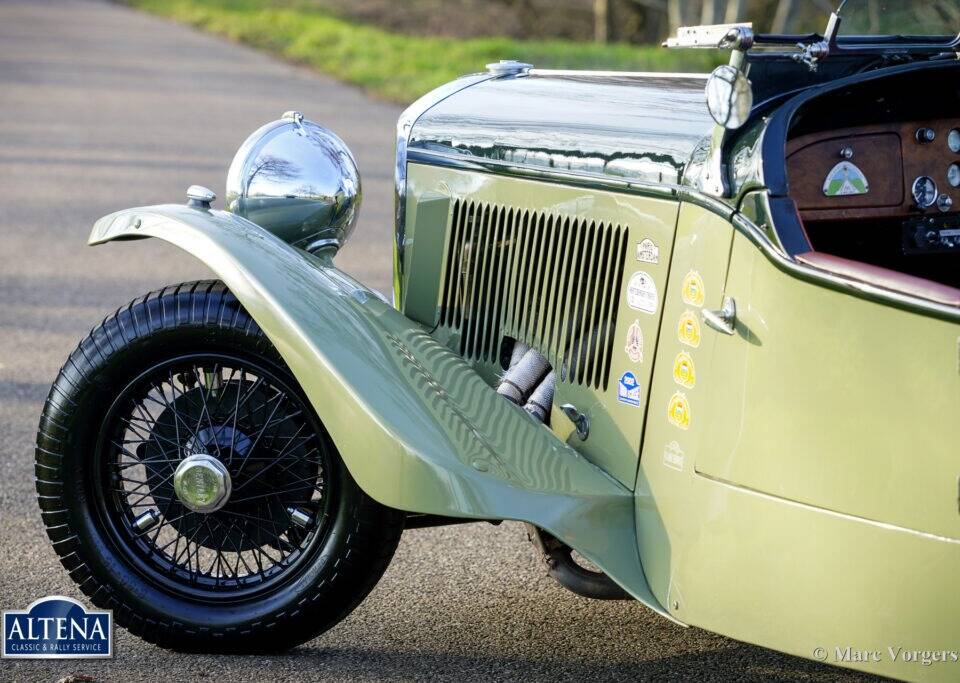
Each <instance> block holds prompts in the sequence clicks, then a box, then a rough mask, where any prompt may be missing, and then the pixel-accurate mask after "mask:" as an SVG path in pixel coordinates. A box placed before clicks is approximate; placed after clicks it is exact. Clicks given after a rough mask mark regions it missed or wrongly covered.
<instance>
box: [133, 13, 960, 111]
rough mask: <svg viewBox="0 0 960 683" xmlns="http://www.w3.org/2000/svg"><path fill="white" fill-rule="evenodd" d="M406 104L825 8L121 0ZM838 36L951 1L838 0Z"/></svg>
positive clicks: (686, 59) (925, 19)
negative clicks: (525, 65)
mask: <svg viewBox="0 0 960 683" xmlns="http://www.w3.org/2000/svg"><path fill="white" fill-rule="evenodd" d="M122 1H125V2H127V3H128V4H131V5H133V6H136V7H140V8H142V9H146V10H148V11H151V12H155V13H157V14H161V15H164V16H167V17H171V18H174V19H177V20H180V21H184V22H187V23H190V24H192V25H194V26H196V27H198V28H201V29H204V30H208V31H212V32H215V33H218V34H221V35H224V36H227V37H229V38H231V39H233V40H236V41H239V42H244V43H247V44H250V45H253V46H255V47H258V48H262V49H266V50H269V51H271V52H274V53H276V54H278V55H280V56H282V57H284V58H286V59H289V60H292V61H296V62H300V63H304V64H307V65H309V66H311V67H313V68H316V69H318V70H320V71H323V72H326V73H329V74H331V75H333V76H335V77H336V78H339V79H340V80H343V81H346V82H350V83H354V84H356V85H359V86H361V87H363V88H364V89H366V90H368V91H370V92H372V93H374V94H376V95H379V96H381V97H383V98H386V99H389V100H393V101H396V102H403V103H405V102H410V101H412V100H413V99H416V98H417V97H418V96H420V95H421V94H423V93H425V92H427V91H428V90H431V89H432V88H434V87H436V86H437V85H440V84H441V83H444V82H446V81H449V80H452V79H453V78H456V77H457V76H460V75H463V74H466V73H473V72H476V71H479V70H482V69H483V67H484V65H485V64H487V63H488V62H492V61H496V60H498V59H519V60H521V61H525V62H530V63H532V64H535V65H536V66H539V67H544V68H566V69H612V70H628V71H675V72H676V71H696V72H701V73H702V72H707V71H710V70H711V69H712V68H713V67H714V66H716V65H717V64H719V63H721V62H724V61H726V60H727V58H728V55H726V54H723V53H720V52H717V51H710V50H666V49H663V48H661V47H660V46H659V44H660V42H661V41H663V40H664V39H665V38H666V37H667V36H668V35H670V34H672V33H673V32H674V31H675V30H676V28H677V27H678V26H682V25H695V24H704V23H721V22H723V23H727V22H735V21H747V20H749V21H752V22H753V25H754V29H755V30H757V31H759V32H765V33H784V32H787V33H812V32H822V31H823V30H824V28H825V27H826V23H827V18H828V16H829V14H830V12H831V10H833V9H834V8H835V6H836V2H837V0H122ZM844 16H845V19H844V28H845V29H847V28H849V29H852V30H855V31H858V32H866V33H879V32H898V31H907V30H910V29H911V28H915V29H916V30H917V31H918V32H923V31H924V30H925V27H927V26H937V27H942V26H944V25H948V24H949V25H952V26H960V0H848V3H847V7H846V8H845V10H844Z"/></svg>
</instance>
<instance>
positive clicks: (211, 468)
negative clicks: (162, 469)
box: [173, 453, 231, 512]
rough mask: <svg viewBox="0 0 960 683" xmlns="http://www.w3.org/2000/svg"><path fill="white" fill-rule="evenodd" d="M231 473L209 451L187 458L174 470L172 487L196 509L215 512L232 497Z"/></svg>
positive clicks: (187, 505) (196, 510) (189, 505)
mask: <svg viewBox="0 0 960 683" xmlns="http://www.w3.org/2000/svg"><path fill="white" fill-rule="evenodd" d="M230 489H231V483H230V472H228V471H227V468H226V467H224V465H223V463H221V462H220V461H219V460H217V459H216V458H214V457H213V456H211V455H207V454H206V453H197V454H195V455H191V456H189V457H186V458H184V459H183V460H182V461H181V462H180V464H179V465H178V466H177V469H176V471H175V472H174V473H173V490H174V491H176V494H177V498H179V499H180V502H181V503H183V504H184V506H185V507H187V508H189V509H190V510H193V511H194V512H214V511H215V510H219V509H220V508H222V507H223V506H224V505H225V504H226V503H227V501H228V500H229V499H230Z"/></svg>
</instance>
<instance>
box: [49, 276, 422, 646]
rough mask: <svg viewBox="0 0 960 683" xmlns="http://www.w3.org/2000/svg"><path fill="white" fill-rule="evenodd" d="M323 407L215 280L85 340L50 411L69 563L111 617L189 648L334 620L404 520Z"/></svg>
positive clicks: (134, 306)
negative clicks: (359, 472) (361, 476)
mask: <svg viewBox="0 0 960 683" xmlns="http://www.w3.org/2000/svg"><path fill="white" fill-rule="evenodd" d="M325 400H327V401H330V402H331V408H336V405H335V404H334V403H333V402H335V401H338V400H342V397H340V396H339V395H338V393H337V392H336V391H332V392H330V395H329V396H328V397H325ZM325 409H326V406H315V405H314V404H313V403H312V402H310V401H308V400H307V399H306V397H305V395H304V393H303V390H302V388H301V385H300V384H299V381H298V378H297V376H296V375H294V373H293V372H291V371H290V368H289V367H287V365H286V363H285V362H284V360H283V357H282V356H281V355H280V353H279V352H278V351H277V349H276V347H275V346H274V345H273V344H272V343H271V342H270V339H269V338H268V337H267V335H266V334H264V332H263V330H262V329H260V327H259V325H257V323H256V321H255V320H253V318H251V317H250V315H249V314H248V313H247V311H246V310H245V309H244V308H243V306H242V305H241V304H240V302H239V301H238V299H237V298H236V297H235V296H234V295H233V293H232V292H230V290H229V289H227V287H226V286H225V285H224V284H223V283H222V282H218V281H211V280H203V281H198V282H186V283H183V284H180V285H176V286H173V287H165V288H163V289H161V290H157V291H155V292H151V293H149V294H147V295H145V296H143V297H139V298H137V299H135V300H134V301H132V302H130V304H129V305H127V306H124V307H122V308H120V309H119V310H117V311H116V312H115V313H114V314H113V315H111V316H108V317H107V318H105V319H104V321H103V322H102V323H101V324H100V325H99V326H98V327H96V328H94V329H93V330H91V332H90V334H89V335H87V336H86V337H85V338H84V339H83V340H81V342H80V344H79V345H78V346H77V348H76V349H75V350H74V351H73V353H71V354H70V358H69V359H68V360H67V362H66V363H65V364H64V365H63V367H62V368H61V370H60V372H59V374H58V375H57V378H56V380H55V381H54V383H53V386H52V387H51V388H50V393H49V394H48V396H47V400H46V402H45V403H44V409H43V414H42V415H41V416H40V425H39V427H38V429H37V449H36V464H35V467H36V473H37V475H36V487H37V502H38V504H39V506H40V510H41V513H42V516H43V517H42V518H43V522H44V525H45V527H46V531H47V535H48V536H49V537H50V540H51V541H52V542H53V549H54V551H55V552H56V553H57V555H58V556H59V557H60V562H61V563H62V564H63V566H64V567H65V568H66V569H67V571H68V572H69V573H70V578H71V579H73V580H74V581H75V582H76V583H77V586H79V588H80V590H82V591H83V592H84V593H85V594H86V595H87V597H88V598H89V599H90V601H91V602H92V603H93V604H94V605H96V606H97V607H100V608H102V609H109V610H112V612H113V615H114V620H115V622H116V623H117V624H118V625H120V626H122V627H124V628H126V629H127V630H129V631H130V632H131V633H133V634H135V635H137V636H139V637H141V638H144V639H145V640H148V641H150V642H152V643H156V644H157V645H160V646H162V647H168V648H172V649H174V650H177V651H180V652H208V653H245V654H249V653H254V652H276V651H279V650H283V649H286V648H289V647H292V646H294V645H297V644H298V643H302V642H305V641H307V640H309V639H310V638H313V637H314V636H315V635H317V634H318V633H321V632H323V631H325V630H326V629H329V628H331V627H332V626H333V625H334V624H336V623H338V622H339V621H340V620H341V619H343V618H344V617H345V616H346V615H348V614H349V613H350V612H351V611H352V610H353V609H354V608H355V607H356V606H357V605H358V604H360V602H361V601H362V600H363V598H364V597H365V596H366V595H367V594H368V593H369V592H370V590H371V589H372V588H373V587H374V586H375V585H376V583H377V581H378V580H379V579H380V577H381V576H382V575H383V572H384V570H386V568H387V565H388V564H389V563H390V558H391V557H392V556H393V553H394V550H395V549H396V547H397V543H398V541H399V540H400V534H401V533H402V532H403V527H404V519H405V516H404V513H402V512H400V511H399V510H393V509H391V508H388V507H385V506H383V505H381V504H380V503H378V502H377V501H375V500H373V499H372V498H370V497H369V496H368V495H367V494H366V493H364V492H363V489H361V488H360V487H359V486H358V485H357V482H356V481H354V479H353V477H352V475H351V474H350V470H349V469H348V467H347V465H346V463H345V462H344V458H343V457H342V455H341V453H340V451H339V450H338V449H337V445H335V444H334V442H333V440H332V439H331V438H330V435H329V434H328V432H327V430H326V428H325V427H324V425H323V423H322V419H323V418H322V415H323V410H325ZM318 411H319V412H318ZM344 437H345V438H344V439H343V444H345V445H347V446H348V447H350V448H354V449H356V448H357V445H358V444H357V443H356V442H354V441H353V439H352V438H351V435H349V434H347V435H344ZM360 442H361V443H362V440H360ZM354 454H355V455H362V456H363V457H366V454H361V453H358V452H357V451H354Z"/></svg>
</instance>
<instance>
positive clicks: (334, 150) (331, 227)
mask: <svg viewBox="0 0 960 683" xmlns="http://www.w3.org/2000/svg"><path fill="white" fill-rule="evenodd" d="M360 199H361V192H360V173H359V171H358V170H357V162H356V161H355V160H354V158H353V154H351V153H350V150H349V149H348V148H347V146H346V144H344V142H343V140H341V139H340V138H338V137H337V136H336V135H334V134H333V133H332V132H330V131H329V130H327V129H326V128H324V127H323V126H319V125H317V124H316V123H313V122H312V121H307V120H306V119H304V118H303V115H302V114H301V113H300V112H287V113H286V114H284V115H283V117H282V118H280V119H279V120H277V121H273V122H272V123H268V124H267V125H265V126H263V127H261V128H260V129H259V130H257V131H256V132H254V133H253V135H251V136H250V137H249V138H247V140H246V142H244V143H243V145H241V146H240V149H239V150H237V154H236V156H234V158H233V162H232V163H231V164H230V170H229V171H228V172H227V196H226V204H227V210H229V211H232V212H233V213H235V214H237V215H240V216H243V217H244V218H246V219H248V220H250V221H253V222H254V223H256V224H257V225H259V226H261V227H263V228H266V229H267V230H269V231H270V232H272V233H273V234H274V235H276V236H277V237H279V238H280V239H282V240H283V241H285V242H287V243H289V244H292V245H293V246H296V247H300V248H302V249H306V250H307V251H317V250H320V249H324V248H332V249H333V250H337V249H339V248H340V247H342V246H343V245H344V244H345V243H346V241H347V239H349V237H350V234H351V233H352V232H353V228H354V226H355V225H356V222H357V215H358V214H359V211H360Z"/></svg>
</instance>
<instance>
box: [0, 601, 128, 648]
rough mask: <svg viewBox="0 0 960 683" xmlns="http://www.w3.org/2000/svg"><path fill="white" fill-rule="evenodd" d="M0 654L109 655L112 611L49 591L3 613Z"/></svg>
mask: <svg viewBox="0 0 960 683" xmlns="http://www.w3.org/2000/svg"><path fill="white" fill-rule="evenodd" d="M3 656H4V657H23V658H26V659H88V658H95V657H112V656H113V613H112V612H110V611H109V610H105V611H96V610H88V609H86V608H85V607H84V606H83V605H82V604H80V603H79V602H77V601H76V600H72V599H70V598H66V597H63V596H62V595H53V596H49V597H46V598H41V599H40V600H36V601H35V602H33V603H32V604H31V605H30V606H29V607H27V609H25V610H23V611H12V610H11V611H9V612H4V613H3Z"/></svg>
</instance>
